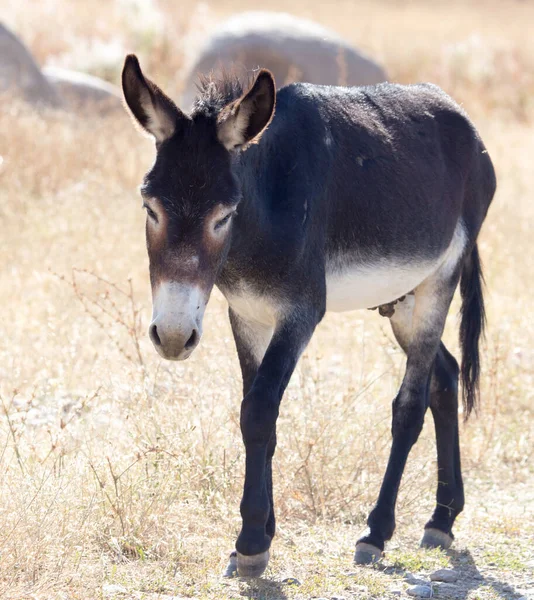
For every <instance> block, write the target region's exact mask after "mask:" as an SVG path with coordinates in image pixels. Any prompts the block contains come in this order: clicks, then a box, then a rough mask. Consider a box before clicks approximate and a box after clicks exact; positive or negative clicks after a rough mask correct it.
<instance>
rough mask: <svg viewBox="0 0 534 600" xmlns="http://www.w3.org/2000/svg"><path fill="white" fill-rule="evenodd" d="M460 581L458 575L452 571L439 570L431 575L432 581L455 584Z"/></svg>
mask: <svg viewBox="0 0 534 600" xmlns="http://www.w3.org/2000/svg"><path fill="white" fill-rule="evenodd" d="M457 579H458V573H457V572H456V571H453V570H452V569H439V570H438V571H434V573H432V574H431V575H430V580H431V581H444V582H445V583H454V582H455V581H456V580H457Z"/></svg>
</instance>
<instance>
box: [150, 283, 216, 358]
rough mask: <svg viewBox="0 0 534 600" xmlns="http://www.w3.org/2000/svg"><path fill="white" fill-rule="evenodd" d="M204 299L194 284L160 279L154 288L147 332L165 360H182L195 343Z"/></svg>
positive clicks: (204, 306)
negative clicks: (150, 318)
mask: <svg viewBox="0 0 534 600" xmlns="http://www.w3.org/2000/svg"><path fill="white" fill-rule="evenodd" d="M206 302H207V299H206V297H205V294H204V293H203V292H202V290H201V289H200V288H199V287H198V286H196V285H187V284H182V283H176V282H171V281H165V282H162V283H161V284H160V285H159V286H158V288H157V290H156V291H155V292H154V297H153V309H152V323H150V328H149V335H150V339H151V340H152V343H153V344H154V346H155V347H156V350H157V351H158V353H159V354H160V355H161V356H162V357H163V358H166V359H167V360H185V359H186V358H189V356H190V355H191V353H192V352H193V350H194V349H195V348H196V346H197V345H198V342H199V341H200V337H201V335H202V319H203V317H204V310H205V308H206Z"/></svg>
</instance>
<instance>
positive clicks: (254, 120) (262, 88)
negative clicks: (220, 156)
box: [217, 69, 276, 150]
mask: <svg viewBox="0 0 534 600" xmlns="http://www.w3.org/2000/svg"><path fill="white" fill-rule="evenodd" d="M275 101H276V86H275V84H274V78H273V76H272V74H271V72H270V71H267V70H266V69H261V71H260V72H259V73H258V75H257V76H256V79H255V80H254V83H253V84H252V87H251V88H250V90H249V91H248V92H246V93H245V94H243V96H241V98H239V99H238V100H235V101H234V102H232V103H231V104H229V105H228V106H225V107H224V108H223V109H222V111H221V112H220V114H219V117H218V119H217V137H218V138H219V141H220V142H221V144H223V146H224V147H225V148H226V149H227V150H233V149H234V148H239V147H240V146H244V145H245V144H250V143H253V142H254V141H257V140H258V138H259V136H260V135H261V133H262V132H263V131H264V130H265V128H266V127H267V125H269V123H270V122H271V119H272V118H273V115H274V105H275Z"/></svg>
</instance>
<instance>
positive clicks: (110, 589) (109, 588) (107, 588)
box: [102, 583, 126, 596]
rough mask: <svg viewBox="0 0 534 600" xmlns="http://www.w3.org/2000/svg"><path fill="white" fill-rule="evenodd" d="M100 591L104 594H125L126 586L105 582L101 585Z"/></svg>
mask: <svg viewBox="0 0 534 600" xmlns="http://www.w3.org/2000/svg"><path fill="white" fill-rule="evenodd" d="M102 592H103V593H104V596H114V595H115V594H126V588H125V587H123V586H122V585H116V584H114V583H105V584H104V585H103V586H102Z"/></svg>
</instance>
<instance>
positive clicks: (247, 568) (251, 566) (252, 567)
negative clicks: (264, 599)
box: [236, 550, 269, 577]
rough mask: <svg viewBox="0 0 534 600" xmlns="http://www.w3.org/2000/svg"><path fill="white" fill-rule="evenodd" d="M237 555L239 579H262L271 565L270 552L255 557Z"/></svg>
mask: <svg viewBox="0 0 534 600" xmlns="http://www.w3.org/2000/svg"><path fill="white" fill-rule="evenodd" d="M236 554H237V574H238V575H239V577H261V576H262V575H263V572H264V571H265V569H266V568H267V564H268V563H269V550H266V551H265V552H262V553H261V554H254V555H253V556H245V555H244V554H240V553H239V552H236Z"/></svg>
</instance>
